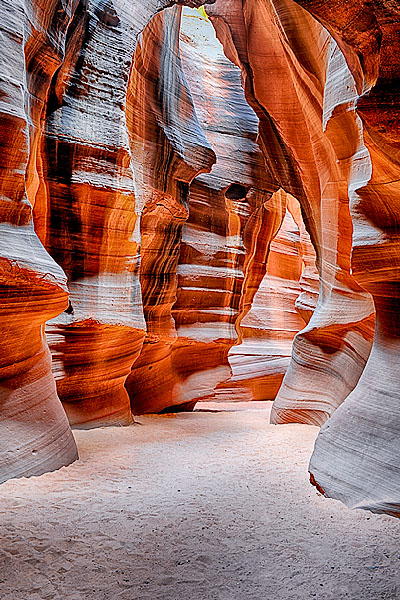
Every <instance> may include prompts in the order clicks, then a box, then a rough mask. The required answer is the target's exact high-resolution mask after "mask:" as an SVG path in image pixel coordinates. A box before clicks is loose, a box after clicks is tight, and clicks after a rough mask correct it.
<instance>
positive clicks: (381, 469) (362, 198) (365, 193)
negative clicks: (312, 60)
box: [302, 0, 400, 516]
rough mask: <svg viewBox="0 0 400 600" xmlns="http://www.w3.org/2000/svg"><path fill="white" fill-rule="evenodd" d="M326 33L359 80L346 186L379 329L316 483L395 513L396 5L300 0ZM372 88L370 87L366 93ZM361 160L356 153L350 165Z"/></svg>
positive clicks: (321, 450) (333, 423) (399, 49)
mask: <svg viewBox="0 0 400 600" xmlns="http://www.w3.org/2000/svg"><path fill="white" fill-rule="evenodd" d="M302 4H303V5H304V7H305V8H307V9H308V10H310V11H311V12H312V13H313V14H314V15H315V17H316V18H318V19H319V20H321V22H322V23H324V25H325V26H326V27H327V28H328V30H329V31H331V33H332V35H333V36H334V37H335V39H336V40H337V43H338V45H339V46H340V48H341V49H342V51H343V55H344V56H345V58H346V62H347V65H348V67H349V69H350V71H351V73H352V75H353V77H354V81H355V83H356V86H357V95H358V98H357V100H356V114H357V116H358V120H357V123H358V126H359V129H360V130H361V131H362V139H363V142H364V146H363V148H362V158H363V160H362V162H360V160H359V159H358V164H357V166H356V168H355V169H354V170H355V172H356V173H358V177H357V178H356V177H354V180H353V183H352V185H351V187H350V192H351V198H350V199H351V214H352V219H353V225H354V235H353V249H352V272H353V275H354V277H355V279H356V280H357V281H358V282H359V283H360V285H362V287H363V288H364V289H366V290H368V291H369V292H370V294H371V295H372V296H373V299H374V303H375V308H376V331H375V337H374V343H373V347H372V351H371V354H370V357H369V360H368V362H367V365H366V368H365V370H364V371H363V373H362V375H361V378H360V380H359V383H358V385H357V387H356V388H355V389H354V391H353V392H352V393H351V394H350V396H349V397H348V398H347V400H346V402H345V403H344V404H343V405H342V406H341V407H340V409H338V410H337V411H336V413H335V414H334V415H333V417H332V419H330V420H329V422H328V423H327V424H326V425H325V426H324V427H323V428H322V430H321V433H320V436H319V437H318V439H317V442H316V446H315V451H314V454H313V457H312V460H311V465H310V471H311V474H312V480H313V481H314V483H316V484H317V485H318V487H320V488H321V489H323V490H324V491H325V493H326V494H328V495H329V496H332V497H335V498H338V499H340V500H342V501H343V502H345V503H346V504H348V505H349V506H352V507H357V508H368V509H370V510H373V511H374V512H388V513H391V514H394V515H396V516H400V473H399V466H398V453H399V445H398V432H399V430H400V404H399V399H400V387H399V382H398V377H397V376H396V364H397V363H398V359H399V350H400V343H399V342H400V340H399V336H400V329H399V324H398V315H399V298H400V293H399V290H400V286H399V281H400V271H399V258H398V257H399V235H398V219H399V214H400V213H399V207H398V201H397V198H398V197H399V191H400V184H399V182H400V163H399V147H400V146H399V142H400V138H399V129H398V111H399V100H400V87H399V53H400V44H399V31H400V10H399V7H398V6H397V4H396V3H393V2H389V1H383V2H376V3H368V2H365V1H363V0H360V1H358V2H352V3H350V4H348V5H346V10H345V11H339V12H337V11H336V10H335V3H334V4H333V6H332V3H327V2H319V3H315V2H303V3H302ZM366 92H368V93H366ZM357 158H358V157H356V156H355V157H354V162H355V163H356V160H357Z"/></svg>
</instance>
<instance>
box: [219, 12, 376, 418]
mask: <svg viewBox="0 0 400 600" xmlns="http://www.w3.org/2000/svg"><path fill="white" fill-rule="evenodd" d="M207 10H208V12H209V14H210V15H211V19H212V22H213V24H214V26H215V28H216V31H217V34H218V36H219V38H220V40H221V41H222V43H223V45H224V48H225V52H226V53H227V55H228V56H229V57H230V58H231V59H232V60H233V61H235V62H236V64H238V65H239V66H240V67H241V70H242V74H243V83H244V89H245V92H246V97H247V100H248V101H249V103H250V104H251V106H252V107H253V108H254V110H255V111H256V112H257V115H258V116H259V119H260V143H261V146H262V149H263V152H264V156H265V159H266V162H267V164H268V166H269V168H270V170H271V172H272V173H273V175H274V176H275V178H276V180H277V181H278V182H279V184H280V186H281V187H282V188H283V189H284V190H285V191H286V192H288V193H290V194H291V195H292V196H294V197H295V198H296V199H297V200H298V201H299V202H300V204H301V207H302V214H303V218H304V222H305V225H306V227H307V230H308V232H309V234H310V236H311V240H312V243H313V245H314V247H315V251H316V255H317V262H318V268H319V273H320V293H319V300H318V304H317V307H316V310H315V311H314V313H313V316H312V318H311V319H310V321H309V323H308V324H307V326H306V327H305V328H304V329H303V330H302V331H301V332H300V333H299V334H298V335H297V336H296V338H295V341H294V345H293V354H292V360H291V363H290V366H289V369H288V371H287V373H286V376H285V378H284V380H283V384H282V387H281V389H280V391H279V393H278V396H277V399H276V400H275V404H274V408H273V412H272V419H273V422H275V423H285V422H289V421H300V422H306V423H315V424H322V423H323V422H324V421H325V420H326V419H327V418H328V417H329V416H330V415H331V414H332V412H333V411H334V410H335V409H336V408H337V407H338V406H339V405H340V404H341V402H343V400H344V399H345V398H346V397H347V395H348V394H349V393H350V392H351V390H352V389H353V388H354V386H355V385H356V383H357V381H358V379H359V377H360V375H361V373H362V370H363V368H364V365H365V362H366V359H367V357H368V354H369V351H370V346H371V338H372V322H373V305H372V302H371V299H370V296H369V295H368V293H367V292H364V291H363V290H362V289H361V288H360V287H359V286H358V285H357V283H356V282H355V280H354V279H353V278H352V277H351V275H350V251H351V241H352V222H351V218H350V212H349V198H348V186H349V181H350V179H351V172H350V171H351V159H352V156H353V154H354V153H355V152H357V150H358V148H359V145H360V139H359V136H357V134H356V133H355V135H352V132H353V131H354V119H355V117H354V111H352V110H351V105H350V104H351V91H349V90H348V92H347V97H345V98H343V102H342V104H343V110H341V111H336V112H335V113H331V114H329V115H326V113H325V114H324V108H325V106H324V102H325V99H326V97H328V100H329V92H330V86H329V71H330V70H331V71H332V73H331V82H333V81H334V74H335V67H336V64H337V63H336V62H335V59H336V55H335V47H336V44H335V42H334V40H333V39H332V38H331V37H330V36H329V34H328V33H327V32H326V31H325V30H324V29H323V27H322V26H321V25H320V24H319V23H318V22H317V21H316V20H315V19H313V17H311V16H310V15H309V14H308V13H307V12H306V11H304V10H303V9H302V8H301V7H299V6H298V5H296V4H295V3H294V2H292V0H276V1H275V0H274V1H271V2H263V1H261V0H253V1H252V2H247V3H246V10H243V8H242V3H241V2H238V1H236V0H230V1H229V2H223V1H222V0H217V2H216V3H215V5H212V6H210V7H209V8H207ZM341 76H343V77H346V71H345V70H344V71H343V72H342V74H341ZM272 82H273V84H272ZM346 84H347V82H346ZM346 89H347V88H346ZM329 118H330V119H329ZM327 119H329V126H328V127H324V126H325V125H326V121H327ZM344 131H346V132H347V133H346V135H344V134H343V132H344ZM339 138H340V139H339ZM339 141H340V144H339Z"/></svg>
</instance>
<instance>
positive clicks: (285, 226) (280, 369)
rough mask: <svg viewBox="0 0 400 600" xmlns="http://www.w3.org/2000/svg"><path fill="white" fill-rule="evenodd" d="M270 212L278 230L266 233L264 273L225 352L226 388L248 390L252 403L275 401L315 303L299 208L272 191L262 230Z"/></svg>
mask: <svg viewBox="0 0 400 600" xmlns="http://www.w3.org/2000/svg"><path fill="white" fill-rule="evenodd" d="M273 207H275V210H278V211H279V213H280V216H279V218H278V221H277V226H278V227H280V229H279V231H278V232H276V230H275V231H274V230H272V231H271V239H273V241H272V243H271V245H270V254H269V256H268V259H267V260H265V258H264V259H263V260H264V263H266V264H267V271H266V273H265V275H264V278H263V280H262V281H261V283H260V286H259V288H258V290H257V292H256V294H255V295H254V294H253V297H252V298H251V300H250V302H247V301H246V297H244V298H243V301H242V314H241V316H240V318H239V320H238V330H239V340H238V343H237V344H236V345H235V346H233V347H232V349H231V350H230V352H229V364H230V366H231V368H232V377H231V379H230V383H231V385H235V386H245V387H247V388H249V389H250V390H251V397H252V399H253V400H273V399H274V398H275V396H276V394H277V392H278V390H279V388H280V386H281V384H282V379H283V377H284V375H285V373H286V370H287V368H288V365H289V362H290V356H291V350H292V342H293V338H294V336H295V334H296V333H297V332H298V331H299V330H300V329H302V328H303V327H304V326H305V322H308V321H309V319H310V316H311V314H312V312H313V311H314V309H315V306H316V302H317V298H318V274H317V273H316V266H315V254H314V252H313V248H312V245H311V242H310V239H309V236H308V234H307V232H306V231H305V228H304V224H303V221H302V217H301V213H300V207H299V204H298V202H297V201H296V200H295V199H294V198H292V197H290V196H287V194H285V193H284V192H282V190H280V191H279V192H277V193H276V194H275V195H274V196H273V198H272V199H271V200H270V201H269V202H268V203H267V204H266V208H267V209H268V210H269V215H268V221H267V223H265V224H263V231H264V230H265V229H266V228H267V224H269V223H270V219H271V216H272V215H271V210H272V209H273ZM282 211H285V216H284V218H283V221H282V214H283V213H282ZM250 232H253V228H252V229H250V231H249V234H250ZM265 233H266V232H265ZM252 235H254V234H252ZM250 255H251V253H250ZM249 271H250V272H251V268H250V269H249ZM303 273H304V275H303ZM302 285H303V291H302V287H301V286H302ZM245 287H246V282H245ZM302 316H303V317H304V320H303V318H302Z"/></svg>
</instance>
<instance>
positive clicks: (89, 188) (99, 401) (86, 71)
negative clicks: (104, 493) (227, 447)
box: [37, 0, 211, 427]
mask: <svg viewBox="0 0 400 600" xmlns="http://www.w3.org/2000/svg"><path fill="white" fill-rule="evenodd" d="M158 4H159V3H155V2H148V3H147V4H146V5H145V6H144V7H143V8H141V9H140V10H139V3H138V5H137V7H136V5H135V10H129V11H127V10H126V5H125V3H124V2H122V1H121V2H114V3H112V2H109V3H107V4H104V3H102V2H98V1H97V0H93V1H91V2H89V4H88V9H87V10H84V11H83V14H82V15H81V20H79V21H78V20H77V22H76V24H75V27H74V28H73V29H72V33H71V37H70V39H69V43H68V47H67V56H66V60H65V61H64V63H63V65H62V67H61V68H60V69H59V71H58V74H57V77H56V78H55V79H54V81H53V86H52V95H51V96H50V99H49V103H48V110H47V119H46V127H45V135H44V139H43V149H42V150H43V153H42V165H43V166H42V169H43V176H44V181H45V185H44V186H43V189H42V190H41V192H42V195H41V197H40V202H39V206H40V210H38V211H37V222H38V224H39V223H42V221H43V218H44V217H43V213H44V212H45V221H46V222H45V226H44V227H43V232H42V236H43V238H42V239H43V242H44V243H45V245H46V247H47V248H48V250H49V252H50V254H51V255H52V256H53V257H54V258H55V259H56V260H57V262H58V264H60V265H61V266H62V267H63V268H64V270H65V272H66V273H67V275H68V278H69V291H70V308H69V310H68V311H67V312H65V313H63V315H61V316H60V317H58V318H57V319H55V320H53V321H52V322H51V323H50V324H49V326H48V328H47V334H48V339H49V342H50V346H51V349H52V352H53V356H54V369H53V370H54V374H55V377H56V380H57V389H58V393H59V395H60V397H61V399H62V401H63V404H64V407H65V410H66V412H67V415H68V417H69V420H70V422H71V424H72V425H74V426H82V427H92V426H98V425H111V424H129V423H130V422H132V416H131V407H130V399H129V396H128V393H127V391H126V389H125V386H124V384H125V380H126V377H127V376H128V374H129V373H130V369H131V366H132V364H133V363H134V362H135V361H136V359H137V358H138V356H139V354H140V352H141V348H142V343H143V339H144V336H145V320H144V316H143V308H142V296H141V292H142V290H141V286H140V283H142V288H143V293H144V298H145V307H144V310H145V313H146V310H147V308H146V302H147V300H146V295H147V293H148V289H147V287H146V283H145V282H144V279H143V277H142V279H141V282H140V281H139V276H138V270H139V257H140V232H139V229H140V224H139V218H138V216H139V213H140V209H141V202H143V198H144V196H145V194H146V189H141V186H144V188H145V187H146V185H147V182H145V181H144V182H142V181H141V179H140V178H141V176H142V172H141V171H142V170H143V169H144V170H146V168H147V169H148V168H149V167H150V165H151V168H152V173H153V174H155V176H156V177H159V176H160V170H162V169H163V168H164V167H167V168H166V170H165V172H164V173H163V176H164V178H165V181H167V182H168V185H169V186H170V189H168V190H165V191H167V193H170V192H171V189H172V188H173V187H174V184H173V181H175V188H177V189H178V188H179V189H180V182H181V181H182V180H184V178H185V176H186V174H184V171H185V169H188V171H189V172H190V173H191V177H193V176H194V174H196V173H197V172H198V170H199V167H197V164H196V161H197V162H199V161H201V160H202V158H201V157H200V155H202V154H204V152H202V150H201V147H199V149H198V150H197V149H196V147H195V146H196V140H195V139H193V142H192V141H190V140H188V147H187V149H186V154H187V155H190V154H192V155H193V154H196V152H197V153H198V154H199V157H198V158H197V159H196V157H195V156H191V157H190V160H192V161H193V163H194V164H189V165H186V164H185V163H184V161H182V160H181V157H180V155H179V152H180V150H181V148H180V147H179V142H177V141H175V139H174V136H179V133H181V132H182V127H181V128H179V117H178V109H179V110H181V116H182V115H183V107H182V106H179V105H178V104H176V99H175V96H174V93H177V94H178V95H179V94H180V93H181V90H180V88H179V83H180V81H179V80H180V76H179V65H177V64H175V63H173V64H172V63H168V60H165V57H164V56H163V58H162V60H164V61H165V62H164V63H163V64H161V63H160V61H158V62H156V61H155V56H154V54H152V59H153V60H154V63H152V64H151V69H153V72H154V73H158V74H159V75H160V76H161V78H162V77H163V76H164V74H165V75H166V76H167V77H168V74H169V71H168V69H170V71H171V73H172V75H171V78H170V79H169V80H166V81H165V82H164V83H165V84H166V85H167V86H169V85H174V84H175V83H176V85H177V86H178V87H176V88H175V92H173V89H172V88H171V89H169V93H168V94H167V93H166V92H165V93H164V95H162V94H161V96H160V97H157V98H154V100H155V102H157V103H158V106H157V107H156V110H158V113H159V114H163V111H165V113H166V115H164V128H163V127H162V126H161V125H160V124H157V126H158V131H157V128H156V127H155V126H154V123H152V121H151V120H150V122H149V123H147V122H144V121H143V123H140V124H137V123H134V124H132V123H129V122H128V121H129V118H130V117H129V112H130V110H131V109H130V106H129V104H130V102H132V100H131V99H130V94H131V92H129V90H128V87H129V76H130V71H131V65H132V57H133V54H134V50H135V46H136V38H137V35H138V34H139V33H140V31H141V30H142V29H143V27H144V26H145V25H146V23H147V22H148V20H149V19H150V17H151V16H152V15H153V14H154V13H155V12H156V8H161V7H160V6H158ZM165 4H166V3H165ZM177 14H178V13H177ZM167 30H168V26H167V27H166V29H165V31H164V33H163V35H164V34H165V36H167ZM79 31H80V32H81V33H79ZM166 39H167V37H165V40H166ZM165 47H166V45H164V46H163V39H161V40H160V41H159V49H160V48H165ZM140 93H141V90H137V95H138V97H137V98H136V102H143V103H144V102H146V101H147V100H148V96H143V97H142V96H140ZM157 93H158V90H157ZM186 93H187V92H186ZM146 117H147V115H145V114H143V115H142V118H144V119H145V118H146ZM153 121H154V119H153ZM186 125H187V123H186ZM132 126H133V127H136V128H139V129H140V128H142V127H144V128H147V131H151V132H152V135H154V136H157V135H162V134H165V135H166V139H167V142H168V143H170V144H171V149H170V151H171V154H172V156H170V157H169V158H170V164H169V166H168V160H167V161H166V163H165V164H164V165H163V164H162V162H163V160H164V158H163V156H161V155H162V152H164V151H165V152H168V146H167V144H164V145H161V146H160V147H159V156H158V157H156V158H157V159H158V160H160V157H161V162H157V161H156V162H151V159H150V157H149V156H145V155H144V154H143V153H142V154H140V151H139V150H138V148H137V147H136V146H135V144H133V145H131V141H132V138H134V137H135V135H136V132H135V131H131V127H132ZM192 133H193V132H192ZM138 135H140V134H138ZM186 137H188V135H187V133H186ZM152 141H153V140H152ZM156 144H157V140H156ZM146 151H148V149H147V150H146ZM208 153H209V154H210V153H211V151H210V150H208ZM206 154H207V152H206ZM140 161H142V163H141V162H140ZM189 162H190V161H189ZM180 164H181V165H182V166H183V168H181V169H180V167H179V165H180ZM201 166H202V167H203V164H202V165H201ZM203 168H209V167H208V163H207V157H206V158H204V167H203ZM135 177H136V178H137V179H138V182H139V183H138V185H136V182H135ZM161 191H162V192H163V191H164V190H161ZM174 194H175V191H174V192H172V196H173V195H174ZM175 195H177V194H175ZM168 198H171V195H170V196H168ZM183 201H184V199H181V198H179V199H178V200H177V202H178V204H179V203H182V202H183ZM151 202H153V205H154V206H155V205H157V202H158V199H157V198H153V199H152V201H151ZM151 202H150V204H151ZM173 202H174V201H173ZM153 205H149V204H147V205H146V213H145V215H143V222H142V225H141V227H142V231H143V232H144V233H143V265H145V264H146V260H147V252H146V250H147V244H148V238H147V237H146V233H145V229H146V221H147V219H150V221H151V225H150V227H153V226H154V221H153V220H152V217H153V216H154V214H153V208H154V206H153ZM170 208H171V207H169V206H167V207H166V209H165V210H164V212H163V213H162V215H161V216H162V217H165V214H166V213H167V214H169V210H170ZM161 228H166V229H167V228H168V225H167V223H166V222H164V223H163V224H162V225H161ZM162 240H163V237H162V236H161V237H160V238H159V241H160V242H161V241H162ZM164 241H165V240H164ZM165 250H166V248H163V253H160V252H158V256H157V258H156V261H157V262H158V263H159V265H158V266H160V265H161V272H162V275H161V277H164V274H166V272H167V270H168V266H167V265H166V264H165V262H168V261H169V260H170V257H169V255H168V253H167V252H165V253H164V251H165ZM160 260H161V263H160ZM143 269H144V266H143V268H142V275H143ZM156 294H158V296H157V302H158V303H163V301H164V298H162V296H163V291H162V290H161V289H156ZM145 316H146V315H145ZM160 318H161V317H160Z"/></svg>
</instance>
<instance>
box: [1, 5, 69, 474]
mask: <svg viewBox="0 0 400 600" xmlns="http://www.w3.org/2000/svg"><path fill="white" fill-rule="evenodd" d="M75 5H76V3H70V4H69V5H68V8H65V9H64V8H60V7H58V3H57V2H55V1H54V2H47V3H46V2H40V1H37V2H34V3H32V4H31V3H30V2H25V3H24V2H22V1H21V2H16V3H6V4H4V3H3V4H2V6H1V9H2V12H1V25H0V30H1V38H2V51H1V57H0V135H1V153H0V167H1V177H0V257H1V258H0V335H1V339H2V344H1V355H0V481H4V480H5V479H7V478H9V477H16V476H22V475H25V476H28V475H38V474H41V473H43V472H44V471H48V470H53V469H57V468H59V467H61V466H63V465H67V464H69V463H71V462H72V461H74V460H75V459H76V458H77V451H76V446H75V442H74V439H73V437H72V434H71V431H70V428H69V425H68V421H67V419H66V417H65V414H64V411H63V409H62V406H61V404H60V401H59V399H58V397H57V393H56V389H55V383H54V379H53V377H52V375H51V359H50V353H49V350H48V347H47V344H46V342H45V339H44V335H43V327H44V323H45V321H46V320H47V319H49V318H51V317H53V316H55V315H56V314H58V313H59V312H61V311H62V310H63V309H64V308H66V306H67V305H68V295H67V294H68V292H67V288H66V278H65V275H64V273H63V272H62V270H61V269H60V267H59V266H58V265H56V263H55V262H54V261H53V260H52V259H51V258H50V256H49V255H48V254H47V252H46V251H45V249H44V248H43V246H42V244H41V243H40V242H39V240H38V238H37V236H36V235H35V233H34V230H33V225H32V204H33V203H34V194H35V185H36V183H35V182H36V181H37V179H38V176H37V172H36V166H35V158H34V157H35V156H36V149H37V143H38V137H39V133H40V124H41V118H42V116H43V110H44V105H45V101H46V99H47V94H48V88H49V85H50V81H51V77H52V75H53V73H54V72H55V70H56V69H57V67H58V66H59V65H60V63H61V61H62V59H63V45H64V42H65V35H66V30H67V27H68V25H69V23H70V20H71V18H72V15H73V12H74V10H75V7H76V6H75ZM24 9H25V10H24ZM57 9H58V13H57V17H58V18H57V20H56V19H55V14H56V11H57ZM55 21H57V22H55Z"/></svg>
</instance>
